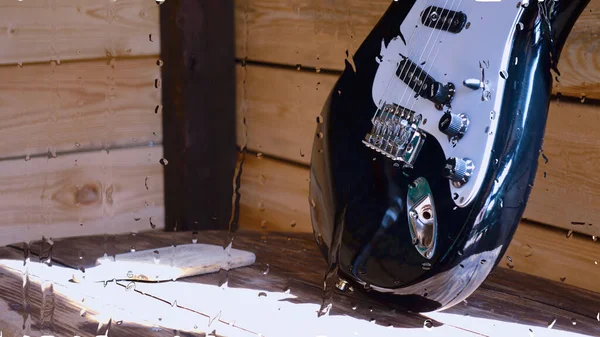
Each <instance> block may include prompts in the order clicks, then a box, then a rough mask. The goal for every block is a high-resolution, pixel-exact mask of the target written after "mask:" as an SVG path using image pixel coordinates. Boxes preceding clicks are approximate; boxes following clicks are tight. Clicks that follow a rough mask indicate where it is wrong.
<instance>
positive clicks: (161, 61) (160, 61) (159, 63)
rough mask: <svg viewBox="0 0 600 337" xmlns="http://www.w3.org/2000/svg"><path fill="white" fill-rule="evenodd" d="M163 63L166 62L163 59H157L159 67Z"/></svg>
mask: <svg viewBox="0 0 600 337" xmlns="http://www.w3.org/2000/svg"><path fill="white" fill-rule="evenodd" d="M163 64H164V62H163V60H161V59H158V60H157V61H156V65H157V66H159V67H162V66H163Z"/></svg>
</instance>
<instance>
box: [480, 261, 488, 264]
mask: <svg viewBox="0 0 600 337" xmlns="http://www.w3.org/2000/svg"><path fill="white" fill-rule="evenodd" d="M486 262H487V260H481V261H479V263H481V264H485V263H486Z"/></svg>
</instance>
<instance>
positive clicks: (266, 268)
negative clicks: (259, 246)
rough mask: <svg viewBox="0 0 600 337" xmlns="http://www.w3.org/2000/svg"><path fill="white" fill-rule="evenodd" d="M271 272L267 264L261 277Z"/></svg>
mask: <svg viewBox="0 0 600 337" xmlns="http://www.w3.org/2000/svg"><path fill="white" fill-rule="evenodd" d="M269 271H271V266H270V265H269V264H268V263H267V264H266V265H265V268H264V269H263V275H267V274H268V273H269Z"/></svg>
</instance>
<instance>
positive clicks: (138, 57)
mask: <svg viewBox="0 0 600 337" xmlns="http://www.w3.org/2000/svg"><path fill="white" fill-rule="evenodd" d="M149 58H156V60H157V61H158V60H159V59H160V55H158V54H151V55H131V56H129V55H127V56H121V55H118V56H105V57H90V58H81V59H65V60H60V61H58V62H57V61H56V60H46V61H31V62H21V63H0V69H2V68H12V67H29V66H36V65H47V64H51V63H52V62H55V63H56V64H57V65H59V66H62V65H66V64H74V63H79V64H81V63H94V62H99V61H102V62H106V61H107V60H112V59H115V60H117V61H135V60H146V59H149Z"/></svg>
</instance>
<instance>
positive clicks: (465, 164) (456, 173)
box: [444, 158, 475, 188]
mask: <svg viewBox="0 0 600 337" xmlns="http://www.w3.org/2000/svg"><path fill="white" fill-rule="evenodd" d="M473 170H475V164H474V163H473V161H472V160H471V159H468V158H448V160H446V165H445V166H444V176H445V177H446V178H448V179H450V180H451V181H452V184H453V185H454V187H457V188H458V187H461V186H463V185H464V184H466V183H467V182H468V181H469V179H470V178H471V175H472V174H473Z"/></svg>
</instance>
